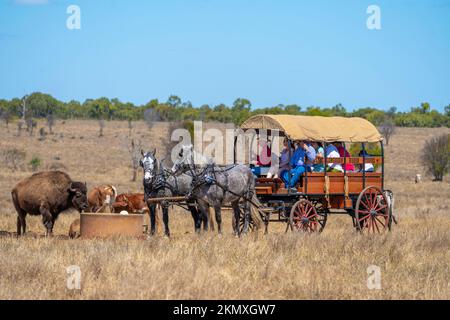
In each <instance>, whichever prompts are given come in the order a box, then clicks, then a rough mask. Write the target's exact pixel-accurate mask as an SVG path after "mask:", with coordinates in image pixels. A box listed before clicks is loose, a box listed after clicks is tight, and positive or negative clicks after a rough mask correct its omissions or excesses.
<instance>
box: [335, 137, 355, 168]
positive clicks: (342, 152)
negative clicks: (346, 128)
mask: <svg viewBox="0 0 450 320" xmlns="http://www.w3.org/2000/svg"><path fill="white" fill-rule="evenodd" d="M335 147H336V148H337V149H338V152H339V155H340V156H341V158H344V157H345V158H350V157H351V156H350V153H349V152H348V151H347V150H345V148H344V146H343V144H342V142H336V144H335ZM343 166H344V169H345V170H346V171H355V166H354V164H353V163H346V164H343Z"/></svg>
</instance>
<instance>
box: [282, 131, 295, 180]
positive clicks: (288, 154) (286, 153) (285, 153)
mask: <svg viewBox="0 0 450 320" xmlns="http://www.w3.org/2000/svg"><path fill="white" fill-rule="evenodd" d="M289 149H291V150H289ZM293 153H294V148H293V147H292V145H291V147H290V148H289V141H288V138H284V140H283V150H281V154H280V164H279V170H278V176H280V177H282V176H283V173H284V172H285V171H289V169H291V164H290V159H291V158H292V155H293Z"/></svg>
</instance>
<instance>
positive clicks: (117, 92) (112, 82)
mask: <svg viewBox="0 0 450 320" xmlns="http://www.w3.org/2000/svg"><path fill="white" fill-rule="evenodd" d="M71 4H75V5H78V6H79V7H80V9H81V29H80V30H69V29H67V28H66V20H67V18H68V17H69V15H68V14H67V13H66V9H67V7H68V6H69V5H71ZM371 4H376V5H378V6H379V7H380V9H381V27H382V29H381V30H368V29H367V27H366V20H367V17H368V14H367V13H366V9H367V7H368V6H369V5H371ZM33 91H41V92H46V93H50V94H52V95H53V96H55V97H56V98H58V99H61V100H64V101H69V100H71V99H77V100H80V101H83V100H84V99H86V98H97V97H101V96H106V97H109V98H114V97H117V98H119V99H120V100H122V101H131V102H134V103H136V104H142V103H146V102H148V101H149V100H151V99H153V98H158V99H160V100H162V101H165V100H166V99H167V97H168V96H169V95H171V94H176V95H178V96H180V97H181V98H182V99H183V100H189V101H191V102H192V103H193V104H194V105H196V106H198V105H201V104H204V103H208V104H212V105H214V104H218V103H222V102H223V103H226V104H231V103H232V102H233V101H234V100H235V99H236V98H238V97H245V98H248V99H249V100H250V101H252V103H253V106H254V107H264V106H271V105H276V104H279V103H283V104H290V103H297V104H299V105H301V106H302V107H304V108H306V107H307V106H310V105H316V106H321V107H328V106H333V105H335V104H337V103H342V104H343V105H344V106H345V107H346V108H347V109H350V110H352V109H354V108H359V107H378V108H383V109H387V108H389V107H391V106H396V107H397V108H398V109H399V110H409V108H410V107H412V106H417V105H419V104H420V103H421V102H423V101H428V102H430V103H431V105H432V107H433V108H434V109H437V110H440V111H442V110H443V108H444V106H446V105H448V104H450V0H421V1H414V0H389V1H380V0H371V1H365V0H358V1H357V0H345V1H342V0H341V1H338V0H335V1H331V0H328V1H325V0H318V1H300V0H296V1H290V0H279V1H275V0H272V1H266V0H227V1H225V0H222V1H218V0H190V1H187V0H166V1H162V0H160V1H143V0H142V1H138V0H134V1H133V0H131V1H124V0H116V1H113V0H109V1H107V0H95V1H94V0H89V1H75V0H72V1H62V0H60V1H57V0H54V1H52V0H0V98H5V99H10V98H12V97H16V96H23V95H24V94H25V93H29V92H33Z"/></svg>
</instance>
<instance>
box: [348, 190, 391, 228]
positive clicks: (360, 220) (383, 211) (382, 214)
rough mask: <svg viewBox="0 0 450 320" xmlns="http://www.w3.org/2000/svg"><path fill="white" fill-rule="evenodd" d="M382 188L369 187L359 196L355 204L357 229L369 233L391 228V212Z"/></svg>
mask: <svg viewBox="0 0 450 320" xmlns="http://www.w3.org/2000/svg"><path fill="white" fill-rule="evenodd" d="M387 203H388V202H387V199H386V196H385V195H384V193H383V192H382V191H381V189H380V188H377V187H372V186H371V187H367V188H365V189H364V190H363V191H361V193H360V194H359V196H358V200H357V201H356V206H355V222H356V223H355V225H356V229H357V230H358V231H361V232H367V233H382V232H384V231H386V230H391V222H392V218H391V214H390V210H389V208H388V205H387Z"/></svg>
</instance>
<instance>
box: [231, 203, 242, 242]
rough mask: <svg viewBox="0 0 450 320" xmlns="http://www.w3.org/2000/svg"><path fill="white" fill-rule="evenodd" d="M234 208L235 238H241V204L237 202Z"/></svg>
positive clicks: (233, 205)
mask: <svg viewBox="0 0 450 320" xmlns="http://www.w3.org/2000/svg"><path fill="white" fill-rule="evenodd" d="M232 207H233V212H234V217H233V222H232V224H233V232H234V235H235V236H240V235H241V232H240V228H239V219H240V216H241V210H240V208H239V203H237V202H235V203H233V204H232Z"/></svg>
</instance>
